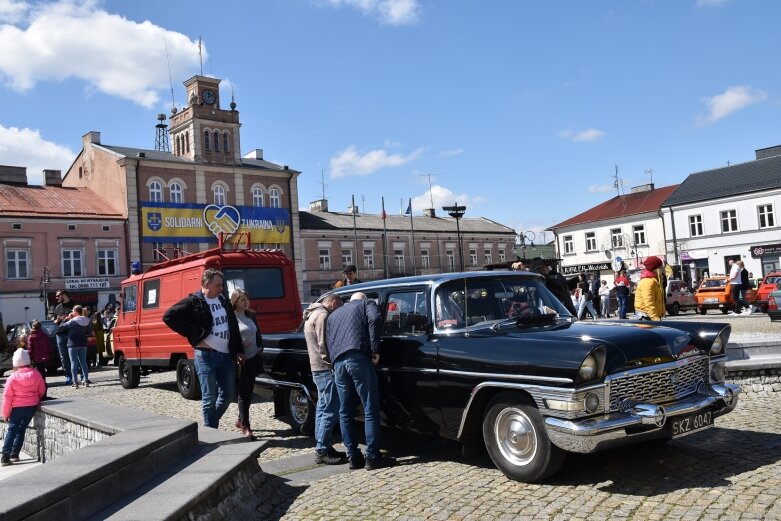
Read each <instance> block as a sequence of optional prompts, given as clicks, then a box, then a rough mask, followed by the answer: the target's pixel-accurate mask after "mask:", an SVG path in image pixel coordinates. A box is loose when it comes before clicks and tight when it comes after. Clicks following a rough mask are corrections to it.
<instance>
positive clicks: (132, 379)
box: [117, 355, 141, 389]
mask: <svg viewBox="0 0 781 521" xmlns="http://www.w3.org/2000/svg"><path fill="white" fill-rule="evenodd" d="M117 365H118V366H119V369H118V370H119V383H121V384H122V387H124V388H125V389H135V388H136V387H138V383H139V382H140V381H141V371H140V368H139V367H138V366H134V365H131V364H130V362H128V361H127V358H125V355H119V363H118V364H117Z"/></svg>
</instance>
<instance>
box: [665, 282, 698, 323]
mask: <svg viewBox="0 0 781 521" xmlns="http://www.w3.org/2000/svg"><path fill="white" fill-rule="evenodd" d="M665 295H666V299H667V302H666V306H667V313H669V314H670V315H672V316H675V315H677V314H678V313H680V312H681V311H687V310H690V309H696V308H697V301H696V300H694V293H693V292H692V290H691V288H690V287H689V286H688V285H687V284H686V282H684V281H682V280H676V279H669V280H668V281H667V289H666V291H665Z"/></svg>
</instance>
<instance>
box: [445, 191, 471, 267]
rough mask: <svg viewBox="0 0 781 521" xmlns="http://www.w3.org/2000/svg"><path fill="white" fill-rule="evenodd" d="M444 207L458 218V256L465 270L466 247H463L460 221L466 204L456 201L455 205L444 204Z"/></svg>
mask: <svg viewBox="0 0 781 521" xmlns="http://www.w3.org/2000/svg"><path fill="white" fill-rule="evenodd" d="M442 209H443V210H444V211H446V212H447V214H448V215H449V216H450V217H452V218H453V219H455V220H456V237H457V238H458V256H459V258H460V260H461V271H464V249H463V248H462V247H461V227H460V226H459V224H458V221H459V220H460V219H461V218H462V217H463V216H464V214H465V213H466V206H458V203H456V204H454V205H453V206H443V207H442Z"/></svg>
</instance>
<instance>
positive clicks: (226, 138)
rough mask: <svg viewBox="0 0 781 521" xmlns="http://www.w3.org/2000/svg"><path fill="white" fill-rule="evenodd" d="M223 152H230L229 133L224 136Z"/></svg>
mask: <svg viewBox="0 0 781 521" xmlns="http://www.w3.org/2000/svg"><path fill="white" fill-rule="evenodd" d="M222 151H223V152H228V151H230V147H229V146H228V133H227V132H225V133H223V134H222Z"/></svg>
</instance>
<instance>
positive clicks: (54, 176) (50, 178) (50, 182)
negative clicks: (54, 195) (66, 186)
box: [43, 170, 62, 186]
mask: <svg viewBox="0 0 781 521" xmlns="http://www.w3.org/2000/svg"><path fill="white" fill-rule="evenodd" d="M43 184H44V185H45V186H62V171H61V170H44V171H43Z"/></svg>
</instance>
